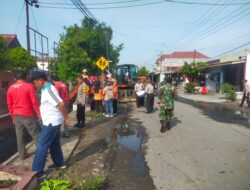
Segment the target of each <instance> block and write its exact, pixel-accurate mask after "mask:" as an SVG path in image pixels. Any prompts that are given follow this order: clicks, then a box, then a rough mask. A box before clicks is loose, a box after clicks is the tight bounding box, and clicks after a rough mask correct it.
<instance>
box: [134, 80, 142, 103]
mask: <svg viewBox="0 0 250 190" xmlns="http://www.w3.org/2000/svg"><path fill="white" fill-rule="evenodd" d="M143 90H144V85H143V83H142V82H141V80H140V79H138V81H137V83H136V84H135V88H134V91H135V96H136V106H137V108H139V107H141V106H144V98H145V97H144V95H141V96H138V92H142V91H143Z"/></svg>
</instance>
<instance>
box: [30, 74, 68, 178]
mask: <svg viewBox="0 0 250 190" xmlns="http://www.w3.org/2000/svg"><path fill="white" fill-rule="evenodd" d="M32 81H33V83H34V85H35V87H36V88H37V89H41V104H40V112H41V118H42V123H43V125H42V127H41V133H40V137H39V141H38V146H37V151H36V154H35V158H34V161H33V165H32V170H33V171H35V172H37V177H38V178H44V177H46V175H45V173H44V166H45V162H46V157H47V153H48V150H49V151H50V155H51V158H52V160H53V163H54V164H52V165H50V166H49V168H51V169H52V168H55V169H56V168H58V169H59V168H66V165H65V163H64V159H63V153H62V148H61V144H60V127H61V125H62V124H63V122H65V123H66V124H68V117H67V110H66V109H65V107H64V103H63V100H62V99H61V98H60V96H59V94H58V92H57V90H56V88H55V87H54V86H53V85H52V84H51V83H50V82H48V80H47V77H46V74H45V73H44V72H40V71H39V72H35V73H33V76H32ZM68 126H69V125H68Z"/></svg>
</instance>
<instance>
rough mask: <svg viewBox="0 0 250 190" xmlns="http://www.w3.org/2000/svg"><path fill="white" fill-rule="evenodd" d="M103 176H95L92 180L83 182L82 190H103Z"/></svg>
mask: <svg viewBox="0 0 250 190" xmlns="http://www.w3.org/2000/svg"><path fill="white" fill-rule="evenodd" d="M105 179H106V178H105V176H104V175H100V176H96V177H95V178H94V179H92V180H88V181H84V182H83V184H82V190H102V189H104V187H103V186H104V183H105Z"/></svg>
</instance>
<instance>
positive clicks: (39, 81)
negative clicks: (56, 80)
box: [31, 71, 48, 89]
mask: <svg viewBox="0 0 250 190" xmlns="http://www.w3.org/2000/svg"><path fill="white" fill-rule="evenodd" d="M31 80H32V81H33V83H34V86H35V87H36V88H37V89H41V88H43V87H44V85H45V84H47V83H48V79H47V76H46V74H45V72H41V71H36V72H34V73H33V74H32V76H31Z"/></svg>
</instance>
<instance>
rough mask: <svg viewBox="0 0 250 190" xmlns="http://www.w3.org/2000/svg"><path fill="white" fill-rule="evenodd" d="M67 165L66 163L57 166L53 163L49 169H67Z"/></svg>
mask: <svg viewBox="0 0 250 190" xmlns="http://www.w3.org/2000/svg"><path fill="white" fill-rule="evenodd" d="M66 167H67V166H66V164H63V165H61V166H55V164H51V165H49V166H48V169H56V170H59V169H65V168H66Z"/></svg>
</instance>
